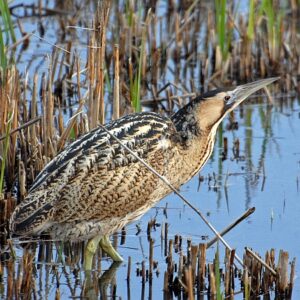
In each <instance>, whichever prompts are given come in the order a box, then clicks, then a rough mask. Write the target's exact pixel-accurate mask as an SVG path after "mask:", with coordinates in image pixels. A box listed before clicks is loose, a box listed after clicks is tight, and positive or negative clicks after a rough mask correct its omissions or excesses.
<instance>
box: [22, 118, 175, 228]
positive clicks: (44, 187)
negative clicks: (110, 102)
mask: <svg viewBox="0 0 300 300" xmlns="http://www.w3.org/2000/svg"><path fill="white" fill-rule="evenodd" d="M106 128H107V129H108V130H109V131H110V133H112V134H113V135H114V136H116V137H117V138H118V139H119V140H121V142H122V143H123V144H125V145H126V146H127V147H129V148H130V149H131V150H133V151H134V152H135V153H137V154H138V155H139V156H140V157H141V158H143V159H145V160H146V161H148V162H149V163H150V164H151V165H152V166H153V167H154V168H155V169H157V170H158V171H160V172H162V173H163V164H164V163H165V158H164V153H167V152H168V149H170V148H172V140H173V138H174V136H176V129H175V127H174V125H173V123H172V121H171V120H170V119H168V118H165V117H162V116H160V115H157V114H155V113H140V114H133V115H128V116H125V117H123V118H121V119H118V120H116V121H113V122H110V123H108V124H107V125H106ZM156 182H157V178H156V176H155V175H153V174H152V173H150V172H149V171H148V170H147V169H146V168H145V167H143V166H142V164H141V163H140V162H138V160H137V159H136V158H135V157H134V156H133V155H132V154H130V153H128V152H127V150H126V149H124V147H122V145H120V144H119V143H118V142H117V141H116V140H115V139H114V138H113V137H112V136H111V135H109V134H108V133H106V132H105V131H104V130H103V129H101V127H99V128H97V129H95V130H93V131H91V132H89V133H87V134H85V135H84V136H82V137H81V138H80V139H78V140H77V141H75V142H73V143H72V144H70V145H69V146H68V147H67V148H66V149H65V150H64V151H62V152H61V153H60V154H59V155H57V156H56V158H54V159H53V160H52V161H51V162H50V163H49V164H48V165H47V166H46V167H45V168H44V170H43V171H42V172H41V173H40V174H39V176H38V177H37V178H36V181H35V182H34V184H33V186H32V188H31V189H30V193H29V195H28V197H27V198H26V199H25V201H24V202H23V203H22V204H21V206H22V208H20V209H19V214H18V224H19V226H18V227H19V228H20V227H21V223H22V219H23V220H24V221H25V223H24V224H23V226H25V225H26V226H30V227H32V226H33V225H34V223H35V221H36V220H37V219H39V222H40V219H42V220H47V219H48V220H49V218H50V219H52V220H53V219H55V220H56V221H57V222H65V221H67V222H68V221H74V220H75V221H80V220H83V219H86V218H103V216H104V215H105V216H108V215H109V214H110V213H112V209H114V210H115V211H116V210H117V209H119V208H120V207H122V208H124V205H125V206H126V205H127V206H130V209H129V207H127V208H126V209H129V210H130V211H133V210H134V209H137V208H138V207H139V206H141V205H143V203H144V202H145V201H146V200H147V199H146V196H147V194H148V195H149V193H151V191H152V190H153V189H155V185H156ZM126 195H127V196H126ZM133 198H135V199H137V201H136V202H135V201H134V199H133ZM139 202H141V203H139ZM121 204H122V205H121ZM105 209H106V213H105ZM119 214H124V211H121V212H119ZM26 220H27V221H26ZM43 223H45V221H43Z"/></svg>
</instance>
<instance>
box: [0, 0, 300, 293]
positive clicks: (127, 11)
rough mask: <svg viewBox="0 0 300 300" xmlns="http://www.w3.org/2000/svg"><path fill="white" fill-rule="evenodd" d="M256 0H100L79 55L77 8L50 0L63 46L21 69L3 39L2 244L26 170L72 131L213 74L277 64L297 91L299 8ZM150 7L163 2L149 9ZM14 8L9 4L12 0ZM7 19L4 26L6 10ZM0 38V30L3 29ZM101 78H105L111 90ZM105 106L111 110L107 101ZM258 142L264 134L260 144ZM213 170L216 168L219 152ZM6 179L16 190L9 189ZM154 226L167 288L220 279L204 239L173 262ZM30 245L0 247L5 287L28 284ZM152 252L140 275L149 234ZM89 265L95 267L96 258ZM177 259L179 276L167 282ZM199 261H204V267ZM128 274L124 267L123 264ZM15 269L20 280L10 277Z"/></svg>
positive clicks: (245, 74) (251, 72)
mask: <svg viewBox="0 0 300 300" xmlns="http://www.w3.org/2000/svg"><path fill="white" fill-rule="evenodd" d="M4 3H5V2H4ZM253 3H254V2H253V1H250V2H249V5H250V8H252V9H250V15H249V22H248V20H247V18H246V17H245V16H238V14H237V12H236V8H234V7H228V6H226V1H224V0H218V1H216V3H215V5H216V7H214V8H212V7H210V6H208V5H207V6H204V4H202V3H198V2H197V1H194V2H193V3H191V5H190V6H188V2H187V1H179V3H178V4H174V2H173V1H168V2H167V3H166V4H165V5H164V7H163V8H159V7H160V4H161V3H160V2H158V1H157V2H155V1H154V3H153V2H152V4H151V5H150V4H145V5H144V6H143V5H141V3H140V4H138V3H135V2H134V1H127V2H126V4H124V3H123V4H122V3H121V4H120V3H118V4H117V3H115V2H113V3H112V4H110V2H109V1H104V3H102V5H101V7H99V8H97V9H96V13H95V14H94V15H91V12H90V11H89V15H90V20H93V22H92V24H90V23H88V24H87V27H92V29H93V30H91V31H88V35H89V37H88V44H87V46H85V47H84V51H85V54H86V55H81V56H80V57H79V55H78V53H79V52H78V51H76V48H77V45H76V41H73V39H72V38H73V37H74V36H75V35H76V32H75V30H74V28H68V27H67V25H70V26H73V25H77V24H80V25H81V24H86V23H87V21H86V19H85V16H84V14H83V13H82V15H81V14H80V13H79V14H76V15H74V16H73V17H72V18H68V19H67V20H64V21H63V22H62V21H61V19H60V10H61V14H62V13H65V11H64V10H67V9H70V7H72V5H71V6H68V7H64V6H59V9H60V10H58V11H56V12H55V13H57V15H58V18H57V19H55V18H52V19H51V20H53V22H56V20H58V22H57V24H56V28H57V30H58V33H59V34H58V35H60V34H62V35H63V36H64V38H62V39H63V44H62V45H59V46H60V48H65V51H62V50H61V49H60V48H54V50H53V52H52V54H51V55H50V56H49V58H48V59H47V60H45V61H43V60H42V61H41V62H40V64H38V66H37V69H36V71H34V72H33V74H31V73H29V74H28V73H25V74H23V75H20V74H19V72H18V70H17V68H16V67H15V66H9V64H8V60H7V58H8V57H9V55H10V54H11V52H8V50H7V49H8V48H9V46H8V45H7V46H6V47H5V48H4V47H3V48H1V49H0V50H1V62H2V63H1V66H2V69H1V82H0V83H1V87H0V139H1V140H0V156H1V177H0V184H1V185H0V186H2V185H3V189H1V190H0V193H1V197H0V208H1V209H0V226H1V236H0V241H1V245H5V244H6V240H7V231H8V228H7V224H8V219H9V216H10V215H11V213H12V211H13V209H14V207H15V205H16V201H17V200H16V199H18V201H22V199H24V197H25V196H26V193H27V190H28V188H29V187H30V185H31V184H32V182H33V180H34V178H35V177H36V175H37V174H38V173H39V172H40V171H41V170H42V168H43V167H44V166H45V164H46V163H47V162H48V161H49V160H50V159H51V158H53V157H54V156H55V155H56V154H57V153H58V152H60V151H61V150H62V149H63V148H64V147H65V145H67V144H68V143H69V142H70V141H72V140H74V139H76V138H77V137H78V136H80V135H82V134H83V133H84V132H86V131H88V130H90V129H92V128H94V127H96V126H97V124H98V122H100V123H104V122H105V121H107V120H108V119H110V118H111V117H113V118H114V119H115V118H118V117H119V116H121V115H123V114H126V113H128V112H132V111H139V110H141V109H143V106H147V107H150V108H154V109H155V110H158V111H160V112H161V113H172V112H173V110H174V109H176V108H177V107H178V106H181V105H183V104H184V103H186V102H187V101H188V100H189V99H190V98H192V97H195V95H196V94H198V93H199V91H201V92H202V91H204V90H207V89H208V88H209V89H211V88H213V87H215V86H219V85H222V84H221V81H222V82H223V83H231V82H234V81H247V80H248V79H249V80H250V79H253V77H265V76H271V75H275V74H281V75H282V80H281V86H282V89H288V90H290V89H292V90H293V89H298V90H299V89H300V88H299V84H298V83H297V76H299V68H298V66H299V58H300V49H299V45H300V43H299V35H297V9H298V8H297V7H294V6H293V1H292V2H291V5H292V6H291V7H290V8H291V10H290V11H291V13H289V8H284V9H285V10H286V12H287V13H286V14H283V13H282V10H283V9H282V8H280V7H276V6H275V5H272V3H271V1H269V0H264V1H262V4H261V6H260V8H259V10H258V15H259V17H258V18H254V13H255V11H254V8H253ZM69 4H70V3H69ZM90 5H91V6H93V4H90ZM21 8H22V6H21ZM149 8H151V10H150V9H149ZM19 9H20V7H19ZM157 10H162V11H159V14H157V13H156V12H157ZM11 11H12V13H14V9H12V10H11ZM29 11H30V8H28V7H27V13H28V12H29ZM38 11H39V14H43V15H44V16H45V17H47V14H49V13H51V14H53V11H52V10H50V9H48V8H47V7H39V9H38ZM161 12H163V13H161ZM6 13H7V12H6ZM32 13H34V11H32ZM2 15H3V12H2ZM37 21H38V22H39V23H40V34H41V35H42V33H43V35H44V34H45V37H47V28H45V27H44V25H43V22H44V19H38V18H37ZM20 22H22V19H20ZM66 23H68V24H66ZM7 24H8V25H7V26H9V21H8V23H7ZM8 28H9V27H8ZM44 30H46V32H43V31H44ZM77 31H78V34H81V33H82V32H83V34H84V35H85V33H84V31H82V30H81V29H80V28H78V29H77ZM265 36H267V37H268V38H267V39H266V38H265ZM3 37H4V35H1V38H2V40H3ZM14 42H15V41H14ZM81 42H83V41H82V40H81ZM27 43H29V46H30V43H32V41H30V40H27ZM1 45H2V46H3V45H4V43H1ZM16 47H17V45H13V47H12V50H15V49H16ZM24 48H25V47H24ZM17 51H19V56H18V58H17V59H16V63H18V60H19V58H21V57H22V54H23V52H22V49H18V48H17ZM48 52H50V50H49V51H48ZM35 59H37V58H36V57H34V56H33V57H32V61H34V60H35ZM283 61H284V62H285V63H282V62H283ZM30 63H32V62H30ZM42 64H44V65H47V66H48V70H47V71H46V72H44V73H43V74H41V72H40V71H39V68H40V65H42ZM6 67H8V68H6ZM3 79H5V80H3ZM110 86H113V90H112V89H111V88H110ZM111 99H113V100H111ZM111 106H112V107H113V113H111V111H110V108H111ZM245 115H246V120H248V122H250V121H251V111H246V113H245ZM232 119H233V121H232V123H231V124H230V126H229V129H234V128H235V127H236V126H237V124H236V123H235V122H234V118H232ZM262 122H263V120H262ZM264 128H265V135H266V137H267V136H268V135H269V134H270V132H269V130H268V128H267V127H264ZM225 129H226V128H225V127H223V130H225ZM219 133H220V134H219V142H220V147H221V146H222V144H221V143H222V141H224V143H223V144H224V145H223V147H224V157H225V158H226V153H227V146H226V145H227V142H226V141H227V139H226V137H225V136H224V135H223V131H220V132H219ZM250 140H251V137H249V139H247V141H249V142H250ZM239 145H240V144H239V140H238V139H237V140H236V142H235V146H234V149H235V157H236V158H237V159H239V157H240V149H239V147H240V146H239ZM246 148H247V149H246V150H247V151H248V153H250V154H251V147H250V145H246ZM264 151H265V145H264V144H263V145H262V155H263V154H264V153H265V152H264ZM262 161H263V160H262ZM260 167H261V168H262V166H260ZM219 172H220V173H222V162H221V161H220V164H219ZM2 176H3V180H2ZM214 179H215V180H218V178H217V179H216V178H214ZM15 188H17V191H18V192H17V195H16V194H15V193H14V190H15ZM163 230H164V232H163V235H162V236H163V237H164V238H163V243H164V245H165V247H164V250H165V256H167V261H168V264H167V268H166V273H165V275H164V278H165V279H164V280H165V285H164V286H165V292H167V293H168V291H169V290H170V287H172V289H173V291H175V290H176V289H177V288H178V291H179V292H180V291H182V287H184V289H185V288H186V293H187V294H189V295H191V287H193V288H195V286H196V290H197V291H200V292H202V291H205V290H206V286H207V282H206V281H207V278H211V282H213V281H215V282H218V279H217V278H218V275H217V274H215V267H213V266H211V267H209V266H207V265H206V262H205V258H206V256H205V246H203V245H199V246H192V245H191V247H190V249H191V250H189V251H188V252H187V255H186V256H184V255H183V254H182V252H181V251H180V255H179V263H178V264H177V265H176V267H175V263H174V258H173V256H172V251H173V247H174V249H175V252H176V249H178V248H181V246H182V245H181V242H182V239H179V238H178V237H177V240H176V237H175V240H174V243H173V242H172V240H169V239H168V225H167V224H165V226H164V227H163ZM180 241H181V242H180ZM52 247H53V245H52V244H51V243H50V242H40V243H39V246H38V251H37V252H38V262H39V263H41V264H43V263H45V262H47V263H50V262H51V261H52V256H53V255H52ZM56 249H57V251H56V252H57V253H58V254H59V260H58V263H59V264H62V263H64V264H66V265H71V266H72V267H74V268H75V266H76V265H80V264H81V260H82V249H83V248H82V244H76V245H74V244H73V245H72V247H71V246H70V244H69V243H66V244H63V245H61V244H56ZM32 253H34V252H30V251H29V250H24V252H23V257H22V259H21V260H20V261H19V262H17V263H15V262H14V261H13V260H12V259H8V255H7V253H6V252H5V253H4V254H2V255H1V258H2V259H4V261H5V262H6V265H5V266H4V265H2V264H3V262H1V269H0V271H1V272H0V277H1V273H2V274H3V272H5V274H6V280H7V287H6V295H13V294H14V293H24V294H25V295H26V294H28V293H30V292H29V291H30V290H31V291H32V289H33V288H34V287H33V286H32V284H33V281H34V280H33V271H34V270H33V269H34V268H33V267H34V264H32V260H33V256H32V255H33V254H32ZM149 253H150V258H149V265H150V268H149V270H148V272H149V274H148V275H147V270H146V269H145V263H144V264H143V265H142V270H141V274H142V278H143V280H142V282H144V284H145V281H146V280H147V278H149V280H150V278H152V274H153V273H154V272H155V267H154V265H155V257H153V240H152V238H151V237H149ZM151 253H152V254H151ZM226 255H227V256H228V255H229V254H226ZM227 256H226V257H227ZM226 259H227V263H226V264H227V265H228V266H227V265H226V270H227V271H226V272H227V273H226V272H225V293H226V294H229V293H231V292H230V291H231V288H230V282H231V281H230V278H231V277H232V276H233V275H232V272H233V271H230V270H231V268H232V269H234V267H233V264H232V262H231V263H228V261H229V258H228V257H227V258H226ZM266 261H267V259H266ZM129 265H130V264H129ZM95 266H96V267H97V268H98V270H101V260H100V259H98V261H97V263H96V265H95ZM190 266H191V267H190ZM152 267H153V268H152ZM16 268H18V269H16ZM176 268H177V269H178V270H177V272H178V276H177V277H178V280H177V281H175V282H174V280H175V279H174V274H175V273H176V272H175V269H176ZM5 270H6V271H5ZM129 270H130V268H129ZM206 270H209V271H210V274H209V277H207V272H206ZM228 270H229V271H228ZM248 271H249V272H250V274H248V273H245V276H244V277H245V278H248V280H250V281H251V280H253V276H252V277H251V268H248ZM48 272H50V269H49V268H48ZM16 274H19V275H20V278H21V279H20V278H19V277H16V276H17V275H16ZM128 274H129V275H128V277H129V278H130V271H128ZM21 275H22V276H21ZM216 275H217V276H216ZM47 276H49V274H48V275H47ZM147 276H148V277H147ZM214 276H215V277H214ZM216 277H217V278H216ZM221 277H222V276H221ZM16 278H19V279H17V283H14V279H16ZM213 278H215V280H213ZM226 278H227V280H226ZM151 280H152V279H151ZM211 282H210V284H211ZM191 283H192V284H191ZM0 284H1V283H0ZM15 284H16V286H14V285H15ZM210 286H211V289H213V288H214V287H213V285H212V284H211V285H210ZM246 286H247V284H246ZM251 286H253V283H251ZM264 286H265V285H264ZM211 289H210V291H211V293H212V291H213V290H211ZM260 289H261V287H260ZM58 290H59V289H58ZM215 290H218V288H215ZM263 290H264V292H265V291H266V290H265V289H263ZM281 290H282V289H281ZM249 292H250V291H249Z"/></svg>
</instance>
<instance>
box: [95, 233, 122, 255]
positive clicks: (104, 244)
mask: <svg viewBox="0 0 300 300" xmlns="http://www.w3.org/2000/svg"><path fill="white" fill-rule="evenodd" d="M100 247H101V248H102V249H103V250H104V251H105V252H106V253H107V254H108V256H110V257H111V258H112V259H113V261H123V258H122V257H121V256H120V254H119V253H118V252H117V251H116V250H115V248H114V247H113V246H112V244H111V242H110V240H109V237H108V236H107V235H105V236H103V237H102V239H101V240H100Z"/></svg>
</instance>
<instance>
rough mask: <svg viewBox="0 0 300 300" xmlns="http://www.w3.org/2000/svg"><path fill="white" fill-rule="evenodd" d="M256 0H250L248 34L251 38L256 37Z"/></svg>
mask: <svg viewBox="0 0 300 300" xmlns="http://www.w3.org/2000/svg"><path fill="white" fill-rule="evenodd" d="M254 4H255V3H254V0H249V17H248V28H247V36H248V39H249V40H253V38H254V11H255V9H254V7H255V6H254Z"/></svg>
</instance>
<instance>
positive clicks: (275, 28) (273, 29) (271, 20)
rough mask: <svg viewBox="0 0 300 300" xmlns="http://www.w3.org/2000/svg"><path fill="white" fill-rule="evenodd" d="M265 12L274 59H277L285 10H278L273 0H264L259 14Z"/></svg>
mask: <svg viewBox="0 0 300 300" xmlns="http://www.w3.org/2000/svg"><path fill="white" fill-rule="evenodd" d="M263 14H265V16H266V18H267V31H268V41H269V48H270V50H271V53H272V56H273V59H275V58H276V57H275V53H276V50H278V47H279V45H280V41H281V24H282V19H283V12H282V11H280V12H277V11H276V10H275V9H274V6H273V1H272V0H263V1H262V3H261V6H260V10H259V15H263Z"/></svg>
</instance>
